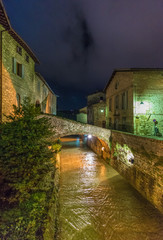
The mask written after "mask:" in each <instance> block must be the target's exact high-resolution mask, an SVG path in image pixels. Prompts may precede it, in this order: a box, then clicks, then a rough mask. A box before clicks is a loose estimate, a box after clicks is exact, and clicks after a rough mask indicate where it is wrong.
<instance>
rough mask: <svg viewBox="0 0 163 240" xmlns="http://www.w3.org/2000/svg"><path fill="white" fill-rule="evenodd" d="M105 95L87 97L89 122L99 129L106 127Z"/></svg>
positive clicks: (94, 94) (97, 93)
mask: <svg viewBox="0 0 163 240" xmlns="http://www.w3.org/2000/svg"><path fill="white" fill-rule="evenodd" d="M105 108H106V103H105V93H104V92H103V91H99V92H95V93H92V94H90V95H88V96H87V121H88V124H92V125H95V126H98V127H104V128H105V126H106V119H105Z"/></svg>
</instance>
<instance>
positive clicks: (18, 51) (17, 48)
mask: <svg viewBox="0 0 163 240" xmlns="http://www.w3.org/2000/svg"><path fill="white" fill-rule="evenodd" d="M16 51H17V53H19V54H20V55H22V48H21V47H19V46H17V47H16Z"/></svg>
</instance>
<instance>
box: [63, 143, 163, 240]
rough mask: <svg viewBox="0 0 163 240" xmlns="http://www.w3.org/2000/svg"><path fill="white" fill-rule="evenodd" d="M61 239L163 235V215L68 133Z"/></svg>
mask: <svg viewBox="0 0 163 240" xmlns="http://www.w3.org/2000/svg"><path fill="white" fill-rule="evenodd" d="M62 141H63V144H64V147H63V150H62V152H61V183H60V184H61V186H60V187H61V189H60V226H61V231H60V236H59V239H60V240H162V239H163V215H161V214H160V213H159V212H158V211H157V210H156V209H155V208H154V207H153V206H152V205H151V204H150V203H149V202H148V201H146V200H145V199H144V198H143V197H142V196H141V195H140V194H139V193H138V192H137V191H136V190H135V189H134V188H133V187H132V186H130V185H129V184H128V183H127V182H126V180H125V179H123V178H122V177H121V176H120V175H119V174H118V173H117V172H116V171H115V170H114V169H113V168H111V167H110V166H109V165H108V164H107V163H105V162H104V161H103V160H101V159H98V157H97V156H96V154H95V153H93V152H92V151H90V150H89V149H87V148H86V147H84V146H82V142H80V140H79V139H78V140H76V139H70V138H64V139H62Z"/></svg>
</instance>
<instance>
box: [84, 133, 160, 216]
mask: <svg viewBox="0 0 163 240" xmlns="http://www.w3.org/2000/svg"><path fill="white" fill-rule="evenodd" d="M88 145H89V146H90V147H91V149H92V150H93V151H95V152H96V153H97V154H98V155H100V156H101V157H103V158H104V159H105V160H107V161H108V162H109V163H110V165H111V166H112V167H113V168H114V169H115V170H117V172H119V173H120V174H121V175H122V176H123V177H124V178H125V179H126V180H128V182H129V183H130V184H131V185H132V186H133V187H134V188H136V189H137V190H138V191H139V192H140V193H141V194H142V195H143V196H144V197H145V198H146V199H147V200H149V201H150V202H151V203H152V204H153V205H154V206H155V207H156V208H158V209H159V210H160V211H161V212H162V213H163V141H161V140H157V139H152V138H146V137H140V136H135V135H132V134H128V133H123V132H118V131H112V134H111V142H110V144H109V145H106V143H105V145H104V144H103V142H102V141H101V140H99V139H97V138H94V137H93V138H92V139H89V140H88ZM117 146H118V147H117ZM102 147H104V149H102ZM131 159H133V160H134V162H133V164H132V163H131V162H129V161H130V160H131Z"/></svg>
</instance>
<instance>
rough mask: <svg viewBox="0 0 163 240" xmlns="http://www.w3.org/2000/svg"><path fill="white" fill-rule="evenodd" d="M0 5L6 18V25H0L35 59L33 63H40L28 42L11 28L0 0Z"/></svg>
mask: <svg viewBox="0 0 163 240" xmlns="http://www.w3.org/2000/svg"><path fill="white" fill-rule="evenodd" d="M0 5H1V7H2V10H3V13H4V17H5V20H6V25H3V24H2V26H3V27H4V28H5V29H6V30H7V31H8V32H9V34H10V35H11V37H13V38H14V39H15V41H17V42H18V43H19V44H20V45H21V46H22V47H23V48H24V49H25V50H26V51H27V52H28V54H29V55H30V56H31V58H32V59H33V60H34V61H35V63H38V64H40V61H39V60H38V58H37V57H36V55H35V54H34V53H33V51H32V50H31V48H30V47H29V46H28V44H27V43H26V42H25V41H24V40H23V39H22V38H21V37H20V36H19V34H18V33H17V32H16V31H15V30H14V29H13V28H12V26H11V23H10V20H9V18H8V16H7V12H6V10H5V7H4V4H3V2H2V0H0Z"/></svg>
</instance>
